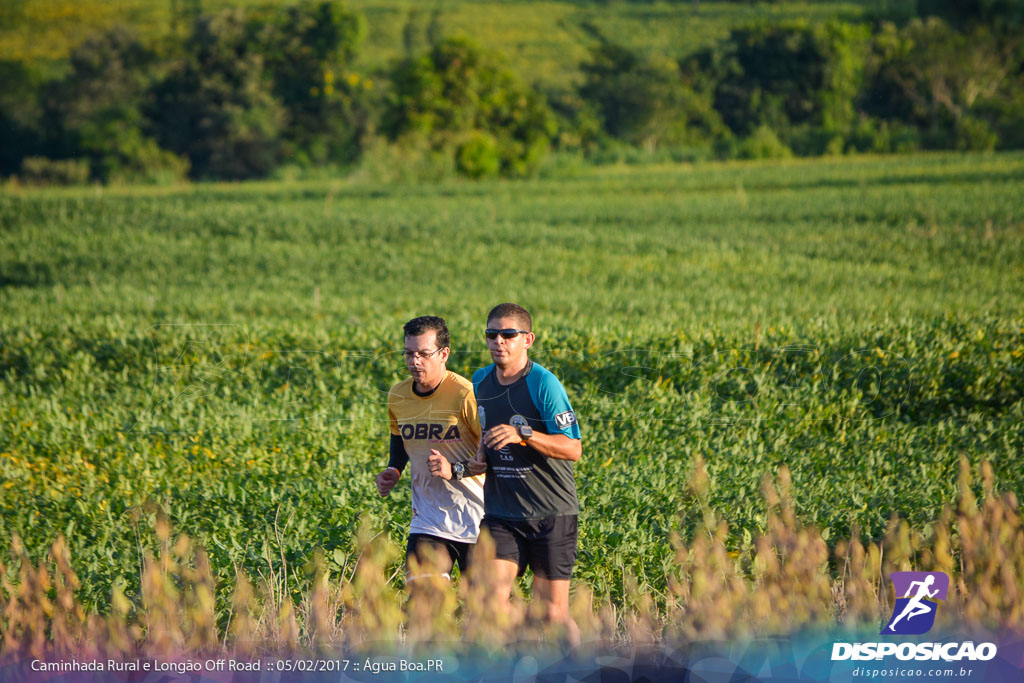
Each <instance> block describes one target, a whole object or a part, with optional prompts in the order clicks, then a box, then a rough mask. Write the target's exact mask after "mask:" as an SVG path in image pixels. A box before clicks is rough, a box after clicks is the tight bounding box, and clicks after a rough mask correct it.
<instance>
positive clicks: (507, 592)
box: [490, 560, 519, 611]
mask: <svg viewBox="0 0 1024 683" xmlns="http://www.w3.org/2000/svg"><path fill="white" fill-rule="evenodd" d="M518 573H519V565H518V564H516V563H515V562H513V561H511V560H492V561H491V577H490V578H491V581H492V582H493V584H492V585H493V586H494V592H495V594H496V595H498V596H500V597H501V598H502V599H501V601H500V602H501V605H502V606H503V607H504V608H505V609H506V611H507V610H508V603H509V600H511V599H512V586H513V585H514V584H515V582H516V575H517V574H518Z"/></svg>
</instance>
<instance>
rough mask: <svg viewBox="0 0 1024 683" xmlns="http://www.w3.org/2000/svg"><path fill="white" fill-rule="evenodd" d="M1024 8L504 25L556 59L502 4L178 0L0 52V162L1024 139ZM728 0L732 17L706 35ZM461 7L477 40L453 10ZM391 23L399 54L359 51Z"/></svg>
mask: <svg viewBox="0 0 1024 683" xmlns="http://www.w3.org/2000/svg"><path fill="white" fill-rule="evenodd" d="M396 2H397V0H396ZM1018 5H1019V3H1013V2H1001V1H998V2H997V1H995V0H992V1H990V0H984V1H982V0H978V1H977V2H967V3H947V2H938V1H937V0H920V2H915V3H904V4H899V5H898V7H897V6H896V5H893V7H892V9H890V10H889V11H888V13H886V12H885V11H883V10H879V9H876V10H875V11H874V12H873V13H871V12H861V13H860V14H850V13H849V12H845V13H843V12H841V11H839V9H838V8H833V9H832V10H830V12H831V14H828V13H822V12H823V10H821V8H820V6H819V5H813V6H812V5H807V6H806V7H805V9H806V10H807V11H806V12H803V13H804V14H807V15H808V17H809V18H796V17H795V16H794V15H793V14H792V13H780V12H779V11H778V10H777V8H775V7H772V8H771V9H770V10H769V9H768V8H767V7H761V8H760V9H757V8H754V9H751V8H749V7H748V8H747V9H746V10H745V11H746V13H745V14H744V13H738V12H739V10H738V9H737V7H736V6H734V5H733V4H722V3H704V4H699V3H698V4H697V5H696V6H693V5H688V4H686V3H678V4H659V3H654V4H649V3H620V4H617V5H615V6H614V9H612V8H609V9H607V10H606V13H607V16H605V15H603V14H602V13H601V11H599V8H597V6H594V7H589V6H588V4H587V3H573V4H572V5H571V7H572V8H573V10H572V13H571V17H570V15H569V14H567V13H568V12H569V8H568V7H561V5H559V6H558V7H561V11H562V12H563V14H562V15H558V14H557V13H554V14H551V13H553V12H555V10H556V9H558V7H554V6H547V5H545V6H544V7H543V8H542V7H540V6H539V5H538V7H537V8H536V12H537V17H536V18H535V21H534V22H533V23H532V24H526V23H524V24H523V26H527V25H528V26H530V27H532V28H530V29H529V30H527V31H526V32H523V31H524V29H522V28H516V29H515V30H514V31H511V33H510V36H518V38H519V42H518V45H520V47H522V50H526V49H527V48H526V47H523V46H527V45H532V44H533V43H534V42H537V41H538V40H539V36H540V35H541V33H542V32H546V31H548V30H549V29H551V26H549V24H551V23H552V22H553V23H555V24H557V25H558V26H560V27H562V28H566V27H570V26H572V27H574V28H573V32H575V33H577V34H579V36H583V37H582V38H578V40H577V43H576V48H578V53H575V54H566V55H558V57H559V59H558V60H556V61H559V63H560V66H559V67H558V68H559V69H560V70H561V71H562V73H561V74H560V75H558V76H557V77H555V76H552V75H551V74H550V73H548V70H547V67H546V66H545V67H542V68H540V69H537V68H533V69H525V68H524V67H523V65H522V64H519V63H517V60H521V59H522V55H521V54H520V55H518V56H512V57H510V56H508V55H503V54H502V53H500V52H498V51H496V50H494V49H493V48H492V45H491V44H490V43H489V42H484V41H485V40H488V39H490V38H493V32H491V33H489V31H492V29H493V27H490V26H489V25H488V21H496V22H497V21H498V20H497V19H495V18H494V17H491V16H490V15H491V14H493V15H495V16H497V14H496V13H497V12H498V10H497V9H496V7H497V6H494V7H491V6H487V7H481V8H474V6H473V5H472V3H457V7H458V11H455V10H451V9H450V8H449V9H444V8H441V7H440V6H438V7H435V8H433V9H432V10H430V11H429V12H428V11H425V10H422V9H417V8H415V7H412V8H408V7H406V6H405V5H402V4H401V3H398V4H396V5H395V6H394V7H391V6H388V5H387V4H386V3H385V5H377V4H372V3H371V4H366V3H362V5H361V6H362V7H363V9H364V10H365V13H366V14H365V16H364V14H362V13H360V12H357V11H355V10H353V9H351V8H350V6H348V5H343V4H342V3H341V2H339V1H338V0H318V1H316V2H297V3H295V4H288V5H286V6H284V7H262V6H260V5H258V4H256V3H252V4H246V3H241V4H240V5H239V6H238V7H235V8H233V9H217V6H213V7H210V9H209V10H208V11H207V12H206V13H203V12H201V11H200V5H199V4H197V3H183V4H180V5H175V7H178V8H179V11H178V12H177V14H176V15H175V16H174V21H173V24H174V26H175V27H176V28H175V29H174V30H172V31H170V32H166V33H164V34H162V35H161V36H160V37H159V38H156V37H152V36H146V37H142V34H139V33H136V32H134V31H133V30H132V29H126V28H122V27H119V26H117V25H114V26H113V28H108V29H106V30H105V31H103V32H101V33H98V34H95V35H93V36H92V37H90V38H88V39H86V40H84V41H82V42H80V43H76V45H75V47H74V49H73V50H72V51H71V52H70V55H69V57H68V58H67V59H66V60H65V61H63V62H61V64H63V67H54V66H53V65H51V67H50V68H48V69H47V68H44V67H43V66H42V65H41V64H39V63H34V62H31V61H28V60H8V61H6V62H2V63H0V78H2V79H3V81H4V85H5V88H4V93H3V94H0V123H3V124H4V125H3V126H2V127H0V148H2V151H0V173H3V174H5V175H11V174H17V175H18V177H19V178H20V179H21V181H23V182H26V183H40V184H44V183H60V182H74V181H75V180H76V179H78V178H79V177H80V175H81V174H80V172H79V170H80V168H81V165H76V164H78V163H79V162H80V163H81V164H85V165H87V166H88V169H89V177H90V178H92V179H93V180H95V181H101V182H113V183H122V182H132V181H140V182H169V181H174V180H178V179H182V178H184V177H185V176H188V177H191V178H195V179H216V178H225V179H241V178H255V177H266V176H271V175H273V174H279V175H280V176H282V177H286V176H289V175H293V174H294V173H295V172H301V173H312V171H310V170H309V169H316V168H325V167H326V168H328V169H330V171H332V172H336V171H338V170H352V169H354V168H355V167H357V166H361V168H362V170H363V172H364V175H370V176H371V177H377V178H379V179H390V178H395V177H417V178H420V179H431V180H436V179H438V178H440V177H444V176H446V175H450V174H455V173H458V174H461V175H464V176H468V177H473V178H482V177H487V176H493V175H504V176H525V175H532V174H535V173H537V172H538V171H539V170H540V169H541V167H542V165H543V162H544V160H545V159H546V158H549V151H550V150H551V149H552V148H554V149H556V150H557V151H560V152H563V153H565V155H567V156H572V155H575V156H578V157H582V158H587V159H590V160H596V161H602V160H606V159H633V158H639V159H652V158H653V159H658V158H674V159H706V158H711V157H717V158H737V157H738V158H758V157H787V156H792V155H794V154H795V155H798V156H814V155H822V154H829V155H835V154H843V153H848V152H881V153H893V152H908V151H914V150H919V149H956V150H982V151H987V150H993V149H1015V148H1020V147H1021V146H1022V145H1024V133H1022V132H1021V131H1024V96H1022V95H1021V93H1022V92H1024V39H1021V37H1020V36H1021V35H1024V33H1022V32H1021V30H1020V27H1021V25H1022V20H1021V11H1020V8H1019V6H1018ZM588 7H589V8H588ZM725 7H728V8H729V10H728V11H729V12H732V13H733V14H735V15H736V16H735V17H733V18H732V19H730V20H729V22H725V21H724V20H723V21H720V22H719V24H717V29H716V30H715V31H711V32H707V31H706V33H709V35H710V37H708V36H699V35H694V32H696V31H698V28H699V27H702V26H705V23H704V22H708V21H711V22H712V23H713V21H714V20H713V18H714V17H716V16H718V15H722V13H723V12H725V10H724V9H723V8H725ZM812 10H813V11H812ZM897 10H898V11H897ZM69 11H70V10H69ZM152 11H154V12H155V11H156V10H152ZM460 12H461V14H464V15H466V16H465V17H463V19H462V20H461V21H462V22H463V23H461V24H460V23H459V21H457V19H458V18H459V16H461V15H460V14H459V13H460ZM488 13H490V14H488ZM28 14H29V12H28V10H27V9H26V8H22V9H21V10H20V15H25V16H24V17H22V18H21V19H20V21H23V22H27V21H28V19H27V18H25V17H27V16H28ZM726 14H728V13H726ZM20 15H19V11H14V12H12V17H11V19H10V20H11V21H14V22H15V23H16V22H17V21H19V19H18V17H19V16H20ZM502 16H505V15H502ZM723 16H725V15H723ZM730 16H731V15H730ZM396 17H397V19H396ZM489 17H490V18H489ZM736 17H742V18H743V19H744V20H743V22H742V23H737V22H738V21H739V20H738V19H737V18H736ZM619 20H621V21H619ZM466 21H470V22H471V24H473V25H472V26H470V28H471V29H472V30H471V35H472V37H473V39H470V38H466V37H465V36H464V35H462V34H460V33H458V32H457V31H456V29H455V28H454V27H455V26H460V27H461V28H462V29H463V33H465V29H466V28H467V26H466V24H465V22H466ZM524 21H525V20H524ZM616 21H619V23H620V24H622V26H632V27H633V30H634V31H636V30H637V29H641V30H644V31H649V32H651V33H652V35H651V36H650V37H651V39H652V41H653V42H651V41H640V40H639V39H638V38H637V36H635V35H630V34H629V33H628V32H626V33H624V32H623V30H622V29H621V27H618V25H617V24H616V23H615V22H616ZM498 23H500V22H498ZM665 26H668V28H665ZM477 27H479V30H476V29H477ZM695 27H698V28H695ZM510 30H511V29H510ZM0 35H2V32H0ZM387 35H391V40H392V42H393V43H394V45H393V46H392V48H391V51H390V52H384V53H382V54H383V55H387V57H386V58H385V57H383V56H378V57H377V59H376V61H375V62H366V61H360V59H361V54H362V51H363V46H364V45H365V44H366V43H367V42H370V41H371V39H372V41H375V42H374V45H375V46H376V49H377V50H378V51H380V44H381V41H382V40H384V39H383V38H382V37H381V36H387ZM545 35H546V33H545ZM559 39H560V40H564V36H563V37H561V38H559ZM509 40H511V38H509ZM545 40H547V39H546V38H545ZM552 40H554V39H552ZM542 42H543V41H542ZM649 42H650V43H651V44H648V43H649ZM545 44H546V43H545ZM549 47H550V46H549ZM517 49H518V48H517ZM522 50H520V52H522ZM368 64H369V65H370V66H368ZM69 162H70V165H69Z"/></svg>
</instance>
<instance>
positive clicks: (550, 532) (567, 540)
mask: <svg viewBox="0 0 1024 683" xmlns="http://www.w3.org/2000/svg"><path fill="white" fill-rule="evenodd" d="M578 520H579V516H578V515H563V516H561V517H546V518H544V519H523V520H511V519H499V518H497V517H488V516H487V515H484V519H483V521H482V522H480V530H481V531H483V530H484V529H487V531H488V532H490V534H491V538H493V539H494V555H495V557H496V558H497V559H499V560H510V561H512V562H515V563H516V564H518V565H519V573H518V575H519V576H522V575H523V572H524V571H526V567H527V565H529V567H530V569H532V570H533V573H534V574H535V575H536V576H540V577H542V578H545V579H550V580H552V581H558V580H563V579H564V580H568V579H569V578H571V577H572V568H573V565H575V564H576V539H577V537H578V536H579V529H578V527H577V522H578Z"/></svg>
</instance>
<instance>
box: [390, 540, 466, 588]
mask: <svg viewBox="0 0 1024 683" xmlns="http://www.w3.org/2000/svg"><path fill="white" fill-rule="evenodd" d="M472 547H473V544H472V543H463V542H459V541H450V540H448V539H447V538H441V537H440V536H431V535H430V534H409V542H408V543H406V545H405V566H406V571H408V567H409V558H410V557H415V558H416V561H417V562H419V563H420V564H423V563H424V562H426V561H427V559H428V558H430V557H434V556H436V557H438V558H440V559H441V560H442V562H444V558H445V557H446V556H447V558H448V561H447V564H446V565H443V566H442V567H441V571H443V572H444V573H445V574H450V573H451V571H452V567H454V566H455V564H456V563H458V565H459V571H460V572H462V573H463V574H465V573H466V569H467V568H468V567H469V551H470V549H472ZM428 549H430V550H428ZM431 550H432V552H431ZM421 553H422V554H421ZM409 578H415V577H409Z"/></svg>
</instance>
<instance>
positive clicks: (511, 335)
mask: <svg viewBox="0 0 1024 683" xmlns="http://www.w3.org/2000/svg"><path fill="white" fill-rule="evenodd" d="M484 334H485V335H487V338H488V339H497V338H498V335H499V334H500V335H501V338H502V339H515V338H516V337H518V336H519V335H520V334H530V331H529V330H515V329H512V328H507V329H504V330H492V329H491V328H489V327H488V328H487V329H486V330H484Z"/></svg>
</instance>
